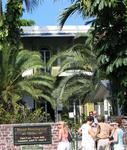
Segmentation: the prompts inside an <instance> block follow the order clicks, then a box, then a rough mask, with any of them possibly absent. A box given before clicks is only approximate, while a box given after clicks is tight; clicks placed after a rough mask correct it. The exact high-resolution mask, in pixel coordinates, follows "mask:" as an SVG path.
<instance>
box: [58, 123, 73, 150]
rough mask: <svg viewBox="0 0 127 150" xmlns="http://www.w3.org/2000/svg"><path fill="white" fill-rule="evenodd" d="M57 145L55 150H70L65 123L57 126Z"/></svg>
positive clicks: (68, 134)
mask: <svg viewBox="0 0 127 150" xmlns="http://www.w3.org/2000/svg"><path fill="white" fill-rule="evenodd" d="M59 127H60V129H59V144H58V148H57V150H71V143H70V141H69V139H70V133H69V129H68V126H67V124H66V123H65V122H63V121H62V122H60V124H59Z"/></svg>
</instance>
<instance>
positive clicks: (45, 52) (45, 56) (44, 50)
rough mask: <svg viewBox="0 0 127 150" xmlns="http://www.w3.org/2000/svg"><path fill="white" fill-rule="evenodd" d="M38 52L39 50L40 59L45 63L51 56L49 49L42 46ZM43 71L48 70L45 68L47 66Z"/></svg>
mask: <svg viewBox="0 0 127 150" xmlns="http://www.w3.org/2000/svg"><path fill="white" fill-rule="evenodd" d="M40 52H41V56H42V60H43V62H44V63H45V64H46V63H47V62H48V61H49V59H50V58H51V51H50V50H49V49H47V48H42V49H41V51H40ZM44 71H45V72H46V71H49V70H47V68H44Z"/></svg>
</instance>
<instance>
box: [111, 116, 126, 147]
mask: <svg viewBox="0 0 127 150" xmlns="http://www.w3.org/2000/svg"><path fill="white" fill-rule="evenodd" d="M109 143H110V144H113V150H125V149H124V131H123V129H122V119H121V118H119V117H118V118H117V119H116V121H115V123H114V133H113V139H112V140H111V141H110V142H109Z"/></svg>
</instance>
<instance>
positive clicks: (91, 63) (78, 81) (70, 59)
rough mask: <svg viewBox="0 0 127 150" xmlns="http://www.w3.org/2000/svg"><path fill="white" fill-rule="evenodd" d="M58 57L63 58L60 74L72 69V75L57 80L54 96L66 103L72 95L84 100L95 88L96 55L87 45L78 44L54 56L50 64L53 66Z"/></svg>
mask: <svg viewBox="0 0 127 150" xmlns="http://www.w3.org/2000/svg"><path fill="white" fill-rule="evenodd" d="M58 58H61V59H62V63H61V67H60V71H59V75H60V74H61V73H62V72H67V71H71V72H72V75H70V76H66V77H64V78H62V80H60V81H56V82H57V84H56V87H55V90H54V92H53V96H54V97H55V98H56V99H57V101H58V102H61V101H63V103H64V104H65V103H66V102H67V103H68V100H69V99H70V98H71V97H77V99H80V100H84V99H85V97H86V96H88V94H89V93H90V92H91V89H92V88H93V85H92V72H94V71H95V69H96V68H97V64H96V56H95V55H94V54H93V52H92V50H91V49H90V47H88V46H87V45H86V46H85V45H82V44H77V45H74V46H73V47H71V48H70V49H68V50H66V51H64V52H61V53H59V54H58V55H56V56H53V57H52V58H51V60H50V61H49V64H48V65H49V66H51V64H53V63H54V62H55V60H56V59H58ZM89 74H90V75H89ZM59 75H58V76H59Z"/></svg>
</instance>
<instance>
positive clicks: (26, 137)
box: [13, 125, 52, 145]
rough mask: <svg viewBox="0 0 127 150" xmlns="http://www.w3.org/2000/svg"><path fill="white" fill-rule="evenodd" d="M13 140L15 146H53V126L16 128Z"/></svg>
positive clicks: (14, 128)
mask: <svg viewBox="0 0 127 150" xmlns="http://www.w3.org/2000/svg"><path fill="white" fill-rule="evenodd" d="M13 138H14V145H35V144H51V143H52V135H51V126H50V125H43V126H42V125H41V126H40V125H38V126H15V127H13Z"/></svg>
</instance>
